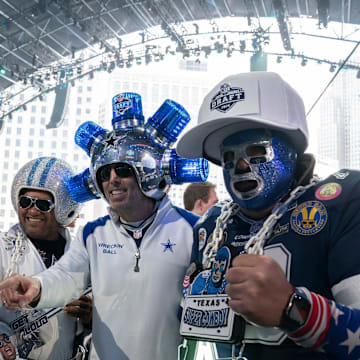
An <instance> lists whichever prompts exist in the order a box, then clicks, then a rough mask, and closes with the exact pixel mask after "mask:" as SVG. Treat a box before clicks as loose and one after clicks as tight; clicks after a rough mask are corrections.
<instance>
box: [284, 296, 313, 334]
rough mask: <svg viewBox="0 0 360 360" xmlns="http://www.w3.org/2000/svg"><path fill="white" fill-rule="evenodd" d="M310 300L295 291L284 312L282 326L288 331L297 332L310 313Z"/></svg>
mask: <svg viewBox="0 0 360 360" xmlns="http://www.w3.org/2000/svg"><path fill="white" fill-rule="evenodd" d="M310 308H311V305H310V302H309V301H308V300H307V299H306V298H305V297H302V296H301V295H300V294H298V293H297V292H295V293H294V294H293V295H292V296H291V297H290V300H289V302H288V305H287V307H286V309H285V310H284V312H283V315H282V317H281V322H280V328H281V329H282V330H284V331H286V332H290V333H292V332H295V331H297V330H298V329H299V328H301V327H302V326H303V325H304V324H305V322H306V320H307V318H308V315H309V313H310Z"/></svg>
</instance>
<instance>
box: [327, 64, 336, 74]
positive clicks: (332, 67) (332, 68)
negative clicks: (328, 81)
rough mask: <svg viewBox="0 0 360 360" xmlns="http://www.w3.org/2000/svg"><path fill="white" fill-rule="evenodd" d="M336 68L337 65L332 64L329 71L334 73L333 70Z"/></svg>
mask: <svg viewBox="0 0 360 360" xmlns="http://www.w3.org/2000/svg"><path fill="white" fill-rule="evenodd" d="M335 70H336V65H334V64H331V65H330V69H329V71H330V72H331V73H332V72H334V71H335Z"/></svg>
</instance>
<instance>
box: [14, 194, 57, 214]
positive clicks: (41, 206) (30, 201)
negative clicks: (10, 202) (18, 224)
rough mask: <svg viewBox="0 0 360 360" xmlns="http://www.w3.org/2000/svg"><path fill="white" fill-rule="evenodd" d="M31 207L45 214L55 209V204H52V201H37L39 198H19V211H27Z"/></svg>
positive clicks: (23, 196)
mask: <svg viewBox="0 0 360 360" xmlns="http://www.w3.org/2000/svg"><path fill="white" fill-rule="evenodd" d="M33 205H34V206H35V209H37V210H39V211H41V212H43V213H47V212H49V211H51V210H52V209H53V208H54V207H55V204H54V203H53V201H52V200H48V199H39V198H34V197H31V196H27V195H21V196H20V198H19V207H20V208H21V209H29V208H31V207H32V206H33Z"/></svg>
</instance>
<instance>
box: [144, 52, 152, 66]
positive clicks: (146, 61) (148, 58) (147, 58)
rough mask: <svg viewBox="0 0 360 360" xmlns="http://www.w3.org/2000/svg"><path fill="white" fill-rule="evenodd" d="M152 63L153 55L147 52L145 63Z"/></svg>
mask: <svg viewBox="0 0 360 360" xmlns="http://www.w3.org/2000/svg"><path fill="white" fill-rule="evenodd" d="M150 63H151V55H150V54H146V55H145V65H149V64H150Z"/></svg>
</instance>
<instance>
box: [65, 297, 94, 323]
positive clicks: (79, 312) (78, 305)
mask: <svg viewBox="0 0 360 360" xmlns="http://www.w3.org/2000/svg"><path fill="white" fill-rule="evenodd" d="M63 311H64V312H65V313H67V314H68V315H70V316H73V317H75V318H78V319H79V320H80V321H81V323H82V324H83V325H85V326H87V327H89V326H90V325H91V320H92V299H91V297H90V296H86V295H82V296H80V298H79V299H78V300H75V301H73V302H71V303H69V304H67V305H66V306H64V307H63Z"/></svg>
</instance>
